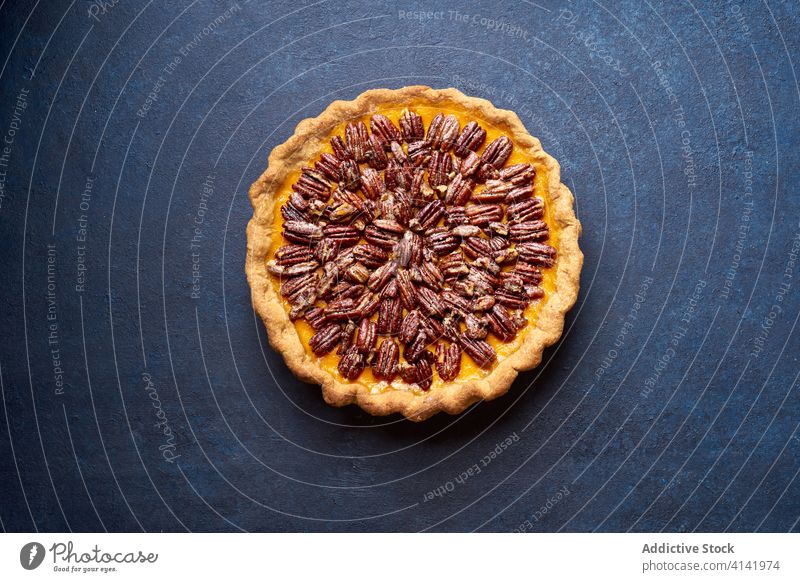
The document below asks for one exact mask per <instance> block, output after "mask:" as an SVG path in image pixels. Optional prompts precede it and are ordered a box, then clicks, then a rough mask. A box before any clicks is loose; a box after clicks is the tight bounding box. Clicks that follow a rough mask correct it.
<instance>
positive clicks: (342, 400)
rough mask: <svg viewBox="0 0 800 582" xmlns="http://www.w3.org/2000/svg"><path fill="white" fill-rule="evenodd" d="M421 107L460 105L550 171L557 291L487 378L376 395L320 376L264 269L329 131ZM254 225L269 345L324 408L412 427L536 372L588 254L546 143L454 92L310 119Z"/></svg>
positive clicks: (282, 156) (251, 264) (256, 192)
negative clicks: (299, 180)
mask: <svg viewBox="0 0 800 582" xmlns="http://www.w3.org/2000/svg"><path fill="white" fill-rule="evenodd" d="M421 101H424V102H428V103H429V104H430V105H433V106H435V105H442V106H443V110H446V104H447V103H448V102H450V103H453V102H455V103H458V104H460V105H461V106H462V107H467V108H468V109H470V110H474V111H475V112H476V115H475V117H476V118H480V119H482V120H485V121H486V122H488V123H491V124H493V125H495V126H496V127H498V128H501V129H503V130H504V131H505V132H506V133H507V134H508V135H509V137H511V138H512V140H513V142H514V146H515V147H516V148H524V149H525V150H526V151H527V153H528V154H529V155H530V156H531V157H532V158H533V159H535V160H537V161H539V162H541V163H543V164H545V165H546V167H547V170H548V171H547V178H548V198H549V199H548V200H547V202H548V203H549V205H550V207H551V208H552V212H553V217H554V220H555V221H556V223H557V225H556V226H557V228H558V231H559V239H558V246H557V250H558V260H557V263H556V267H555V268H556V281H555V289H554V290H553V291H552V292H551V293H549V294H548V296H547V300H546V301H545V303H544V305H543V306H542V309H541V312H540V313H539V316H538V318H537V320H536V322H535V324H534V325H532V326H529V328H528V331H527V332H526V334H525V337H524V338H523V340H522V343H521V344H520V346H519V348H518V349H517V350H516V351H515V352H513V353H511V354H509V355H508V356H507V357H506V358H505V359H503V360H502V361H500V362H499V363H498V364H497V366H496V367H495V368H494V369H493V370H491V371H490V372H489V373H488V374H487V375H486V376H485V377H483V378H481V379H477V380H463V381H455V382H451V383H445V384H442V385H441V386H437V387H434V388H432V389H431V390H430V391H428V392H415V391H411V390H407V391H406V390H393V389H389V390H384V391H381V392H376V393H373V392H372V391H371V390H370V389H369V387H367V386H365V385H363V384H359V383H345V382H343V381H341V380H339V379H337V378H336V377H335V376H334V375H333V374H331V373H330V372H327V371H326V370H324V369H322V367H321V366H320V365H319V363H318V361H317V360H316V358H315V357H314V356H313V355H312V354H309V353H308V352H307V351H306V347H305V346H304V345H303V343H302V341H301V339H300V337H299V335H298V333H297V330H296V329H295V326H294V324H293V323H292V322H291V321H290V320H289V316H288V314H287V313H286V310H285V309H284V307H283V304H282V302H281V298H280V297H279V295H278V293H277V292H276V291H275V289H274V287H273V285H272V282H271V280H270V275H269V273H268V272H267V269H266V262H267V261H266V258H267V255H268V253H269V251H270V245H271V243H272V229H273V218H274V212H275V211H276V208H275V199H276V195H277V194H278V186H279V185H280V184H281V182H282V180H283V178H284V177H285V176H286V174H287V173H288V172H289V171H291V169H293V168H296V167H298V165H301V164H304V163H305V162H307V160H309V159H312V158H313V157H315V156H316V155H318V154H319V152H320V151H321V150H322V148H323V146H324V145H325V144H326V142H327V138H328V136H329V134H330V131H331V130H332V129H333V128H334V127H335V126H338V125H339V124H341V122H342V121H343V120H348V119H352V118H355V117H359V116H361V115H363V114H364V113H367V112H370V111H374V110H375V109H376V108H377V107H379V106H380V105H393V106H396V105H398V104H400V105H402V104H403V103H408V102H415V103H419V102H421ZM250 201H251V203H252V205H253V218H252V219H251V220H250V223H249V224H248V225H247V259H246V264H245V271H246V273H247V280H248V281H249V283H250V288H251V292H252V299H253V306H254V308H255V310H256V312H257V313H258V315H259V316H260V317H261V319H262V320H263V321H264V324H265V325H266V328H267V332H268V335H269V340H270V344H271V345H272V347H273V348H274V349H275V350H277V351H278V352H279V353H281V354H283V357H284V359H285V361H286V365H287V366H289V368H290V369H291V370H292V372H294V373H295V375H296V376H297V377H298V378H300V379H301V380H304V381H306V382H312V383H316V384H320V385H321V386H322V393H323V396H324V398H325V401H326V402H328V403H329V404H332V405H334V406H344V405H347V404H358V405H359V406H360V407H361V408H363V409H364V410H366V411H367V412H369V413H370V414H374V415H385V414H391V413H394V412H399V413H400V414H403V415H404V416H406V417H407V418H409V419H410V420H414V421H420V420H424V419H426V418H429V417H430V416H432V415H433V414H435V413H437V412H439V411H442V410H443V411H445V412H448V413H450V414H457V413H459V412H462V411H463V410H464V409H465V408H466V407H467V406H469V405H470V404H472V403H474V402H476V401H478V400H481V399H483V400H492V399H494V398H497V397H498V396H501V395H503V394H505V393H506V392H507V391H508V389H509V388H510V386H511V383H512V382H513V381H514V379H515V378H516V377H517V374H518V373H519V372H520V371H524V370H530V369H532V368H534V367H536V366H537V365H538V364H539V363H540V362H541V359H542V352H543V351H544V349H545V348H546V347H547V346H550V345H552V344H553V343H555V342H556V341H557V340H558V338H559V337H561V333H562V331H563V328H564V314H565V313H566V312H567V311H568V310H569V309H570V308H571V307H572V306H573V305H574V303H575V300H576V298H577V295H578V288H579V279H580V272H581V267H582V265H583V254H582V253H581V250H580V248H579V246H578V237H579V236H580V232H581V225H580V222H578V219H577V218H576V217H575V212H574V210H573V196H572V193H571V192H570V191H569V189H568V188H567V187H566V186H565V185H564V184H562V183H561V168H560V166H559V164H558V162H557V161H556V160H555V159H554V158H553V157H551V156H550V155H548V154H547V153H545V151H544V150H543V149H542V146H541V143H540V142H539V140H538V139H536V138H535V137H532V136H531V135H530V134H529V133H528V132H527V130H526V129H525V127H524V126H523V124H522V122H521V121H520V119H519V117H518V116H517V114H516V113H514V112H513V111H508V110H504V109H497V108H495V107H494V105H492V104H491V103H490V102H489V101H487V100H485V99H479V98H476V97H468V96H466V95H464V94H463V93H461V92H460V91H458V90H457V89H431V88H430V87H425V86H420V85H416V86H411V87H404V88H402V89H395V90H390V89H373V90H370V91H366V92H364V93H362V94H361V95H359V96H358V97H357V98H356V99H354V100H353V101H334V102H333V103H331V104H330V106H329V107H328V108H327V109H326V110H325V111H323V112H322V114H321V115H320V116H319V117H316V118H313V119H305V120H303V121H301V122H300V123H299V124H298V125H297V129H296V130H295V132H294V135H292V137H291V138H289V140H288V141H286V142H285V143H283V144H281V145H279V146H278V147H276V148H275V149H274V150H272V153H271V154H270V156H269V165H268V167H267V170H266V171H265V172H264V173H263V174H262V175H261V177H260V178H259V179H258V180H256V182H254V183H253V185H252V186H251V187H250Z"/></svg>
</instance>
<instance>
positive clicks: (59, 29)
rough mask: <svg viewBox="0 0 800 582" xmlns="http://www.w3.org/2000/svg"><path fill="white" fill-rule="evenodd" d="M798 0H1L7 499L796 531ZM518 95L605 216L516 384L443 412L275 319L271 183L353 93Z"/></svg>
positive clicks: (159, 515)
mask: <svg viewBox="0 0 800 582" xmlns="http://www.w3.org/2000/svg"><path fill="white" fill-rule="evenodd" d="M798 39H800V21H799V20H798V7H797V5H796V4H792V3H786V4H783V3H769V4H767V3H761V2H752V3H744V2H742V3H736V2H701V3H695V2H679V3H670V4H669V6H664V5H661V4H659V3H649V2H647V1H645V2H643V3H642V2H621V3H605V2H602V3H601V2H588V1H586V2H578V1H572V2H566V3H565V2H551V1H549V0H542V1H540V2H528V1H524V2H516V1H510V0H500V1H499V2H491V3H475V2H473V3H468V2H462V3H459V2H453V1H449V0H443V1H441V2H429V3H423V2H415V1H413V0H410V1H408V2H404V3H402V4H395V3H393V2H369V1H366V0H361V1H348V0H344V1H336V2H334V1H330V0H323V1H320V2H315V3H313V4H310V3H309V4H306V3H303V2H261V1H258V0H252V1H249V2H248V1H245V0H238V1H236V0H230V1H228V0H220V1H213V2H212V1H207V0H201V1H199V2H189V1H188V0H181V1H178V2H154V1H148V2H145V1H141V0H139V1H127V0H126V1H116V0H110V1H105V2H104V1H101V0H78V1H72V2H70V1H67V0H63V1H55V2H36V3H34V2H30V1H29V2H26V1H13V2H12V1H6V2H0V140H2V143H0V148H1V149H0V235H1V236H2V246H3V253H2V254H3V263H2V264H3V268H2V277H0V318H2V319H1V320H0V326H1V327H0V329H2V343H1V344H0V379H2V383H1V384H0V388H1V389H2V404H3V406H2V411H0V493H1V495H0V499H2V501H0V526H2V528H3V530H6V531H103V530H108V531H162V530H163V531H185V530H191V531H236V530H247V531H397V530H404V531H405V530H410V531H418V530H437V531H472V530H480V531H534V532H542V531H789V530H794V531H797V530H798V529H800V525H799V524H798V519H800V478H798V471H800V455H799V454H798V449H799V445H800V438H799V437H798V432H797V431H798V423H799V422H800V409H799V407H798V404H800V389H799V388H798V385H797V380H798V373H800V365H798V332H797V330H796V325H797V322H798V317H799V314H800V311H799V310H798V306H800V299H799V297H798V292H799V291H800V270H799V269H800V263H799V262H798V260H799V257H800V222H799V221H800V213H798V210H799V209H800V198H799V197H798V187H797V183H798V178H799V177H800V176H799V175H798V173H799V171H800V167H798V161H799V160H800V158H799V156H798V140H797V136H798V130H799V129H800V127H799V126H800V121H798V115H797V112H798V105H800V84H799V83H798V72H797V70H796V67H797V66H798V64H799V63H800V53H799V52H798ZM420 83H421V84H427V85H431V86H434V87H451V86H452V87H457V88H459V89H461V90H462V91H464V92H466V93H468V94H471V95H476V96H480V97H484V98H487V99H490V100H491V101H493V102H494V103H495V104H496V105H497V106H499V107H503V108H509V109H513V110H515V111H516V112H517V113H518V114H519V116H520V118H521V119H522V121H523V122H524V123H525V125H526V127H527V128H528V129H529V130H530V132H531V133H533V134H534V135H537V136H538V137H540V138H541V140H542V142H543V144H544V146H545V148H546V149H547V150H548V151H549V152H550V153H552V154H553V155H554V156H556V157H557V158H558V159H559V160H560V162H561V166H562V171H563V179H564V181H565V182H566V184H567V185H568V186H569V187H570V189H571V190H572V191H573V192H574V193H575V196H576V203H577V210H578V214H579V217H580V219H581V221H582V223H583V225H584V232H583V236H582V239H581V246H582V248H583V251H584V253H585V256H586V261H585V267H584V270H583V274H582V287H581V293H580V297H579V299H578V303H577V304H576V306H575V308H574V309H573V310H572V312H571V313H570V314H569V316H568V318H567V322H566V329H565V333H564V336H563V338H562V339H561V341H560V342H559V343H558V344H557V345H555V346H553V347H552V348H551V349H549V350H548V351H547V352H546V353H545V357H544V361H543V363H542V365H541V366H540V367H539V368H537V369H536V370H533V371H531V372H528V373H524V374H522V375H521V376H520V377H519V378H518V380H517V381H516V382H515V384H514V385H513V387H512V389H511V390H510V392H509V393H508V394H507V395H506V396H504V397H502V398H499V399H497V400H495V401H492V402H488V403H479V404H477V405H475V406H474V407H471V408H470V409H469V410H468V411H466V412H465V413H463V414H461V415H460V416H457V417H451V416H447V415H444V414H442V415H439V416H437V417H435V418H434V419H432V420H430V421H428V422H425V423H423V424H413V423H410V422H407V421H404V420H403V419H401V418H399V417H388V418H373V417H371V416H369V415H367V414H365V413H364V412H362V411H361V410H360V409H357V408H356V407H353V406H351V407H347V408H343V409H335V408H331V407H329V406H327V405H326V404H325V403H324V402H323V400H322V398H321V395H320V391H319V389H318V387H315V386H309V385H306V384H303V383H301V382H299V381H297V380H296V379H295V378H294V377H293V376H292V375H291V374H290V373H289V372H288V370H287V368H286V366H285V365H284V363H283V361H282V359H281V357H280V356H279V355H278V354H276V353H275V352H274V351H272V349H271V348H270V347H269V344H268V342H267V338H266V335H265V332H264V329H263V326H262V324H261V322H260V321H259V320H258V319H257V318H256V317H255V315H254V313H253V310H252V308H251V306H250V297H249V288H248V286H247V282H246V280H245V277H244V272H243V264H244V258H245V225H246V224H247V221H248V219H249V217H250V214H251V208H250V204H249V201H248V199H247V188H248V186H249V185H250V183H251V182H252V181H253V180H254V179H255V178H256V177H257V176H258V175H259V174H260V173H261V172H262V171H263V169H264V167H265V165H266V158H267V155H268V154H269V152H270V150H271V149H272V148H273V147H275V146H276V145H278V144H280V143H282V142H283V141H284V140H286V139H287V137H288V136H289V135H291V133H292V132H293V130H294V127H295V125H296V124H297V123H298V122H299V121H300V120H301V119H303V118H305V117H309V116H315V115H317V114H319V113H320V112H321V111H322V110H323V109H324V108H325V107H326V106H327V104H328V103H329V102H330V101H332V100H334V99H350V98H353V97H355V96H356V95H358V94H359V93H361V92H362V91H364V90H366V89H369V88H373V87H390V88H392V87H400V86H404V85H409V84H420Z"/></svg>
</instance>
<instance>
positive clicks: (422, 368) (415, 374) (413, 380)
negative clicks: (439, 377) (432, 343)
mask: <svg viewBox="0 0 800 582" xmlns="http://www.w3.org/2000/svg"><path fill="white" fill-rule="evenodd" d="M400 376H401V377H402V378H403V381H404V382H406V383H407V384H416V385H417V386H419V387H420V388H422V389H423V390H429V389H430V387H431V384H433V370H432V369H431V364H430V362H428V359H427V358H420V359H419V360H418V361H417V362H416V363H414V364H410V365H408V366H406V367H404V368H403V369H401V370H400Z"/></svg>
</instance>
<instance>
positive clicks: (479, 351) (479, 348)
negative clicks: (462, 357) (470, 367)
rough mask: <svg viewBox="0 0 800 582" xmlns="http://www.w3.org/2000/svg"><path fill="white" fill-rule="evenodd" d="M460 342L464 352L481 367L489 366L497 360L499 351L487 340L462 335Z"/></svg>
mask: <svg viewBox="0 0 800 582" xmlns="http://www.w3.org/2000/svg"><path fill="white" fill-rule="evenodd" d="M459 344H460V345H461V349H463V350H464V353H465V354H467V355H468V356H469V357H470V358H472V361H473V362H475V363H476V364H477V365H478V366H479V367H481V368H488V367H489V366H491V365H492V364H493V363H494V362H495V360H497V352H495V351H494V348H493V347H492V346H491V345H489V343H488V342H486V341H485V340H482V339H472V338H469V337H466V336H462V337H461V338H460V339H459Z"/></svg>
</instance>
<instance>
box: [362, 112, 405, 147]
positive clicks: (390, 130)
mask: <svg viewBox="0 0 800 582" xmlns="http://www.w3.org/2000/svg"><path fill="white" fill-rule="evenodd" d="M369 128H370V129H371V130H372V135H376V136H378V138H379V139H380V140H381V142H382V143H383V147H384V148H385V149H389V144H390V143H391V142H393V141H400V140H402V139H403V136H402V135H401V134H400V131H399V130H398V129H397V128H396V127H395V125H394V123H392V121H391V120H390V119H389V118H388V117H386V116H385V115H381V114H380V113H376V114H375V115H373V116H372V118H371V119H370V120H369Z"/></svg>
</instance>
